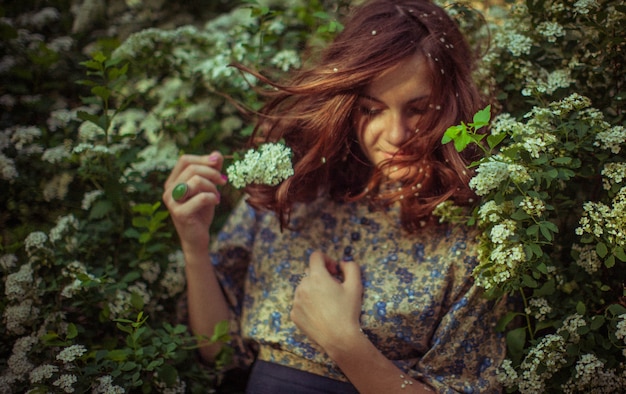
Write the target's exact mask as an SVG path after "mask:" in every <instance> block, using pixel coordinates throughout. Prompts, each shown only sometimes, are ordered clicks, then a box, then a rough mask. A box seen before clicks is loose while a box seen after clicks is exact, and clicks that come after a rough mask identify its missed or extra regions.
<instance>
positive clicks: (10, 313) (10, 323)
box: [3, 298, 39, 335]
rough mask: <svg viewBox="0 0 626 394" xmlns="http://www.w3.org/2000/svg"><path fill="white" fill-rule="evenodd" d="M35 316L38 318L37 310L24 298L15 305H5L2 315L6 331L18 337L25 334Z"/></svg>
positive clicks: (28, 299) (31, 302) (31, 301)
mask: <svg viewBox="0 0 626 394" xmlns="http://www.w3.org/2000/svg"><path fill="white" fill-rule="evenodd" d="M37 316H39V308H37V307H36V306H35V305H34V303H33V300H32V299H30V298H24V299H22V300H21V301H20V303H19V304H16V305H7V307H6V308H5V309H4V314H3V317H4V320H5V323H6V329H7V331H8V332H9V333H11V334H18V335H21V334H24V333H26V331H27V327H28V325H30V324H31V323H32V322H33V320H34V319H35V318H36V317H37Z"/></svg>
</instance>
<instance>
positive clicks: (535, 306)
mask: <svg viewBox="0 0 626 394" xmlns="http://www.w3.org/2000/svg"><path fill="white" fill-rule="evenodd" d="M524 312H526V314H527V315H532V316H534V317H535V319H537V320H538V321H543V320H545V319H546V315H547V314H548V313H550V312H552V307H551V306H550V304H548V300H546V299H545V298H532V299H530V301H528V307H526V309H525V310H524Z"/></svg>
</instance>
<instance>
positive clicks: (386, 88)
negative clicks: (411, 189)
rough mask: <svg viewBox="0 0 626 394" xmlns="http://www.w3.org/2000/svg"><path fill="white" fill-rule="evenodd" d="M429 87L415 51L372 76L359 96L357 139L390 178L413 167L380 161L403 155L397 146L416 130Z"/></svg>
mask: <svg viewBox="0 0 626 394" xmlns="http://www.w3.org/2000/svg"><path fill="white" fill-rule="evenodd" d="M431 89H432V87H431V79H430V72H429V70H428V66H427V64H426V60H425V58H424V56H422V55H419V54H417V55H415V56H411V57H409V58H407V59H406V60H403V61H401V62H400V63H398V65H396V66H394V67H392V68H390V69H389V70H387V71H385V72H384V73H383V74H381V75H380V76H379V77H377V78H376V79H374V80H373V81H372V83H371V84H370V85H369V86H367V88H366V89H365V91H364V92H363V94H362V95H361V96H360V98H359V101H358V103H357V105H358V109H359V115H358V118H357V119H358V123H357V124H359V125H361V126H360V127H361V131H360V133H359V142H360V144H361V147H362V149H363V151H364V152H365V154H366V155H367V157H368V158H369V160H370V161H371V162H372V164H373V165H375V166H377V167H379V168H382V170H383V172H384V174H385V175H386V176H388V177H389V178H390V179H393V180H397V179H401V178H405V177H409V176H411V173H412V172H413V171H415V170H416V169H415V168H412V167H400V166H399V165H396V164H393V165H391V166H384V167H383V166H382V164H383V163H384V162H386V161H388V160H390V159H391V158H392V157H395V158H399V157H401V156H402V155H403V152H402V151H400V148H399V147H400V146H401V145H402V143H403V142H405V141H406V140H407V139H408V138H410V137H411V136H412V135H413V134H414V133H415V132H416V128H417V124H418V121H419V119H420V117H421V116H423V115H424V114H425V113H426V112H427V111H428V105H429V96H430V93H431Z"/></svg>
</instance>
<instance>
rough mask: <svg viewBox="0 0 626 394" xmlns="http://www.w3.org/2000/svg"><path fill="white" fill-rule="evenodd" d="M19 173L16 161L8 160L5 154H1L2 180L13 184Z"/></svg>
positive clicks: (0, 173)
mask: <svg viewBox="0 0 626 394" xmlns="http://www.w3.org/2000/svg"><path fill="white" fill-rule="evenodd" d="M18 176H19V173H18V172H17V168H16V167H15V160H13V159H10V158H8V157H7V156H6V155H5V154H4V153H2V152H0V179H4V180H5V181H9V182H13V181H14V180H15V179H16V178H17V177H18Z"/></svg>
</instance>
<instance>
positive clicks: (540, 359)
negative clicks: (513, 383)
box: [517, 334, 567, 394]
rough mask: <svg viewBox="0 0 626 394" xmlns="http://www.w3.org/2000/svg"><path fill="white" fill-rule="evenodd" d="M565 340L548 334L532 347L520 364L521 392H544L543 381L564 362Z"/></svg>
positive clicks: (534, 393)
mask: <svg viewBox="0 0 626 394" xmlns="http://www.w3.org/2000/svg"><path fill="white" fill-rule="evenodd" d="M565 351H566V341H565V340H564V339H563V337H562V336H560V335H556V334H549V335H546V336H544V337H543V338H541V340H540V341H539V343H538V344H537V345H536V346H534V347H532V348H531V349H530V351H529V352H528V355H527V356H526V357H525V358H524V361H522V364H521V370H522V374H521V376H520V379H519V381H518V382H517V383H518V384H519V387H518V389H519V391H520V393H522V394H536V393H544V392H545V382H546V381H547V380H548V379H550V378H551V377H552V375H553V374H554V373H555V372H556V371H557V370H558V369H559V368H560V367H562V366H563V365H565V363H567V359H566V358H565Z"/></svg>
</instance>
